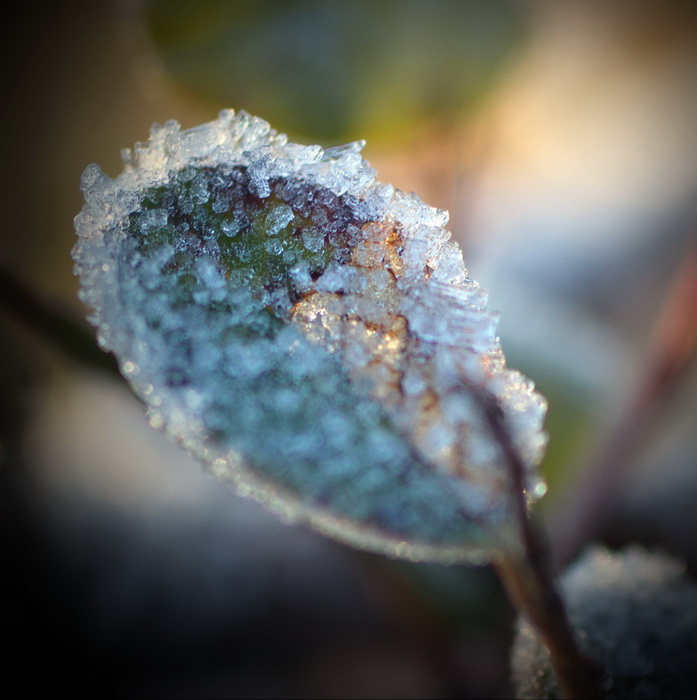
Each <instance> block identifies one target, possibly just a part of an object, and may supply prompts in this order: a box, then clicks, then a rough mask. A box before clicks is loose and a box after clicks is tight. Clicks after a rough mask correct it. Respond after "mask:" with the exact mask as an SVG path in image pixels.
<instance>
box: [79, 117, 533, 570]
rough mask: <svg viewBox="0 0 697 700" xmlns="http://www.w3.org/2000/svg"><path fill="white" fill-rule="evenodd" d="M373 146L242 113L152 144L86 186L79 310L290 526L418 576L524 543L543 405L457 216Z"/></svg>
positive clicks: (131, 371)
mask: <svg viewBox="0 0 697 700" xmlns="http://www.w3.org/2000/svg"><path fill="white" fill-rule="evenodd" d="M362 145H363V144H362V143H357V144H349V145H348V146H344V147H341V148H336V149H329V150H327V151H323V150H322V149H321V148H320V147H319V146H300V145H297V144H291V143H288V141H287V139H286V137H285V136H284V135H281V134H277V133H276V132H274V131H272V130H271V129H270V128H269V125H268V124H267V123H266V122H264V121H262V120H261V119H257V118H255V117H251V116H249V115H247V114H245V113H239V114H237V115H235V114H234V113H233V112H232V111H224V112H222V113H221V114H220V116H219V118H218V119H217V120H216V121H214V122H211V123H209V124H205V125H203V126H200V127H197V128H195V129H190V130H188V131H180V129H179V125H178V124H177V123H176V122H168V123H167V124H165V125H164V126H162V127H159V126H155V127H153V130H152V133H151V137H150V140H149V141H148V142H147V143H145V144H137V145H136V147H135V149H134V150H133V151H132V152H131V151H126V152H124V161H125V170H124V172H123V173H122V174H121V175H119V176H118V177H117V178H116V179H114V180H111V179H110V178H108V177H107V176H105V175H104V174H103V173H102V172H101V171H100V170H99V168H98V167H97V166H96V165H92V166H90V167H88V168H87V170H86V171H85V174H84V176H83V183H82V188H83V191H84V194H85V200H86V204H85V206H84V208H83V210H82V212H81V213H80V214H79V215H78V216H77V217H76V229H77V233H78V236H79V241H78V243H77V245H76V246H75V249H74V251H73V255H74V258H75V260H76V263H77V265H76V272H77V274H79V275H80V277H81V280H82V291H81V298H82V299H83V301H84V302H85V303H86V304H88V305H89V306H90V307H91V308H92V309H93V310H94V315H93V316H92V319H91V320H92V321H93V322H94V323H95V325H96V326H97V327H98V330H99V342H100V344H101V345H102V347H104V348H105V349H107V350H112V351H113V352H114V354H115V355H116V356H117V358H118V359H119V361H120V363H121V369H122V372H123V373H124V375H125V376H126V377H127V379H128V380H129V382H130V384H131V386H132V387H133V390H134V391H135V392H136V394H137V395H138V396H139V397H140V398H141V399H142V400H143V401H144V402H145V403H146V404H147V405H148V412H149V415H150V419H151V422H152V423H153V424H154V425H156V426H160V427H163V428H164V429H165V430H167V432H168V433H170V434H171V435H173V436H175V437H176V438H177V439H178V440H180V441H181V442H182V443H183V445H184V446H185V447H186V448H187V449H188V450H189V451H191V452H192V453H194V454H195V455H196V456H198V457H199V458H200V459H201V460H202V461H203V462H204V463H205V464H206V465H207V466H208V467H209V468H210V470H211V471H212V472H213V473H214V474H216V475H217V476H219V477H221V478H224V479H227V480H229V481H231V482H233V483H235V484H236V485H237V487H238V490H240V491H241V492H242V493H244V494H247V495H251V496H253V497H255V498H257V499H259V500H262V501H264V502H266V503H267V504H268V505H270V506H271V507H273V508H274V509H276V510H277V511H279V512H281V513H282V514H284V515H285V516H286V517H288V518H291V519H300V520H305V521H309V522H310V523H311V524H313V525H314V526H315V527H317V528H319V529H321V530H323V531H324V532H327V533H328V534H331V535H332V536H335V537H337V538H339V539H342V540H344V541H347V542H350V543H352V544H354V545H357V546H360V547H367V548H371V549H377V550H380V551H384V552H386V553H388V554H393V555H399V556H406V557H409V558H413V559H431V560H438V561H445V562H450V561H458V560H469V561H484V560H486V559H487V558H489V557H491V556H496V553H497V552H498V551H500V550H501V549H503V548H507V547H515V541H516V534H515V532H516V528H515V525H514V519H513V515H512V513H513V510H514V509H513V507H512V498H513V497H512V494H511V490H512V489H511V481H510V477H509V475H508V470H507V468H506V465H505V464H504V460H503V457H502V451H501V448H500V447H499V446H498V445H497V443H496V442H495V440H494V438H493V436H492V434H491V432H490V429H489V428H488V426H487V425H486V421H485V417H484V414H483V412H482V410H481V408H480V406H479V405H478V404H477V401H476V400H475V396H476V395H481V394H482V393H486V394H490V395H494V396H495V397H496V398H497V400H498V402H499V404H500V406H501V410H502V412H503V418H504V420H505V421H506V422H507V425H508V427H509V429H510V432H511V435H512V437H513V440H514V442H515V445H516V447H517V448H518V450H519V452H520V454H521V456H522V457H523V460H524V461H525V463H526V464H527V465H528V467H529V473H528V475H527V477H526V478H527V487H528V491H529V493H531V494H533V493H539V492H540V491H542V490H543V489H541V488H540V487H541V484H540V481H539V477H538V476H537V475H536V473H535V466H536V464H537V463H538V462H539V460H540V458H541V454H542V451H543V449H544V444H545V436H544V433H543V432H542V421H543V418H544V414H545V409H546V405H545V401H544V399H543V398H542V397H541V396H540V395H539V394H537V393H535V391H534V390H533V386H532V383H531V382H530V381H529V380H527V379H526V378H524V377H523V376H522V375H520V374H519V373H517V372H514V371H511V370H508V369H507V368H506V366H505V362H504V359H503V354H502V352H501V349H500V347H499V342H498V338H497V337H496V314H495V313H493V312H491V311H490V310H488V309H487V306H486V296H485V294H484V293H483V292H482V291H481V290H480V289H479V287H478V285H477V284H476V282H473V281H472V280H471V279H469V278H468V277H467V272H466V270H465V267H464V263H463V260H462V253H461V251H460V249H459V248H458V246H457V244H455V243H454V242H452V241H449V238H450V234H449V233H448V232H447V231H446V230H445V229H444V228H443V227H444V226H445V224H446V223H447V213H446V212H444V211H442V210H437V209H433V208H431V207H428V206H427V205H425V204H424V203H423V202H422V201H421V200H420V199H419V198H418V197H416V196H415V195H413V194H409V195H407V194H404V193H402V192H399V191H397V190H395V189H394V188H393V187H391V186H389V185H384V184H381V183H378V182H377V181H376V180H375V174H374V171H373V170H372V169H371V168H370V167H369V166H368V164H367V163H366V162H365V161H363V160H362V159H361V158H360V149H361V147H362Z"/></svg>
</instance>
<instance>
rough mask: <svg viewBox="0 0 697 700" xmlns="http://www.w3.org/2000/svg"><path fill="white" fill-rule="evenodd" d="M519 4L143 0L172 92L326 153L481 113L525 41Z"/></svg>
mask: <svg viewBox="0 0 697 700" xmlns="http://www.w3.org/2000/svg"><path fill="white" fill-rule="evenodd" d="M523 10H524V8H523V7H522V6H521V3H519V2H515V0H468V1H467V2H463V1H462V0H429V1H428V2H426V1H425V0H352V1H351V2H344V1H342V0H231V1H226V0H202V1H201V0H143V16H144V20H145V26H146V28H147V31H148V34H149V35H150V37H151V38H152V40H153V42H154V45H155V47H156V49H157V50H158V52H159V54H160V55H161V57H162V60H163V63H164V66H165V68H166V69H167V71H168V72H169V74H170V75H171V76H172V78H173V79H174V81H175V83H176V84H179V85H182V86H184V87H185V88H187V89H188V90H190V91H192V92H193V93H194V94H196V95H197V96H199V97H201V98H203V99H205V100H208V101H211V102H213V103H214V104H216V105H217V106H218V107H219V108H222V107H233V108H235V109H245V110H247V111H248V112H251V113H253V114H258V115H261V116H262V117H263V118H264V119H266V120H267V121H269V122H270V123H272V124H274V125H275V126H276V127H277V128H279V129H280V130H281V131H284V132H287V133H289V134H290V135H291V136H292V137H296V138H301V139H310V140H313V141H316V140H321V141H322V142H323V143H325V144H327V145H328V144H331V143H338V142H342V141H347V140H353V139H358V138H368V139H371V140H396V139H399V137H400V136H403V135H404V134H406V133H408V132H409V131H410V130H411V129H413V128H414V126H416V125H418V124H419V123H420V122H421V121H422V120H425V119H441V120H443V121H446V122H447V120H449V119H454V118H458V117H460V116H462V115H463V114H466V113H467V112H468V110H471V109H472V108H473V107H474V106H475V105H477V104H478V102H479V101H480V99H481V98H482V96H483V95H485V94H486V92H487V90H488V89H489V88H490V87H491V86H492V85H493V84H495V79H496V78H497V77H498V76H499V75H500V73H501V72H502V69H503V68H504V67H505V66H506V65H507V63H508V61H507V59H508V58H509V57H510V56H511V54H512V53H513V50H514V49H515V48H516V47H518V46H519V45H520V43H521V40H522V38H523V36H524V34H525V31H524V29H525V22H524V19H525V15H524V13H523Z"/></svg>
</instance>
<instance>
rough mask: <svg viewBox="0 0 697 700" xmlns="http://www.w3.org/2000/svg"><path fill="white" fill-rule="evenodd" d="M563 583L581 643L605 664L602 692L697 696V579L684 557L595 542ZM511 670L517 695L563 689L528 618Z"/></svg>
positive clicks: (620, 697)
mask: <svg viewBox="0 0 697 700" xmlns="http://www.w3.org/2000/svg"><path fill="white" fill-rule="evenodd" d="M561 586H562V590H563V592H564V597H565V599H566V602H567V605H568V608H569V615H570V617H571V622H572V624H573V626H574V628H575V631H576V633H577V636H578V639H579V642H580V645H581V647H582V648H583V649H584V651H585V652H586V653H587V654H588V655H589V656H590V657H591V658H593V659H595V660H596V661H597V662H598V663H600V664H601V665H602V667H603V668H604V669H605V678H604V682H603V688H602V690H603V697H604V698H607V699H608V700H612V699H613V698H617V700H625V699H630V700H631V699H634V698H636V699H637V700H639V699H644V698H693V697H695V696H697V676H696V675H695V672H694V667H695V658H696V656H695V640H696V639H697V583H695V581H694V580H692V579H690V578H689V577H688V576H687V575H686V574H685V567H684V566H683V565H682V564H681V563H680V562H679V561H678V560H676V559H673V558H672V557H669V556H667V555H665V554H660V553H656V552H647V551H645V550H643V549H641V548H639V547H637V546H634V547H630V548H628V549H626V550H624V551H621V552H617V553H611V552H609V551H608V550H606V549H603V548H602V547H595V548H594V549H591V550H590V551H588V552H587V553H586V554H585V555H583V556H582V557H581V559H579V561H578V562H576V563H575V564H574V565H573V566H571V567H570V568H569V570H568V571H567V572H566V573H565V574H564V575H563V576H562V579H561ZM512 671H513V682H514V685H515V689H516V697H518V698H558V697H559V690H558V688H557V684H556V680H555V676H554V673H553V671H552V667H551V664H550V662H549V653H548V652H547V650H546V649H545V648H544V647H543V646H542V645H541V644H540V643H539V641H538V640H537V638H536V637H535V635H534V634H533V632H532V630H531V628H530V626H529V625H528V624H527V623H526V622H524V621H522V620H521V622H520V623H519V627H518V635H517V638H516V641H515V644H514V647H513V655H512Z"/></svg>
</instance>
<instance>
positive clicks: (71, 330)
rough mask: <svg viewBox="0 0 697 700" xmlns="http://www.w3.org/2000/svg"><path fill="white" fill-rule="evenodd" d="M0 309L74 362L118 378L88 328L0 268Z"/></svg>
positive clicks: (111, 360) (110, 358)
mask: <svg viewBox="0 0 697 700" xmlns="http://www.w3.org/2000/svg"><path fill="white" fill-rule="evenodd" d="M0 308H2V309H4V310H5V311H6V312H7V313H9V314H10V315H12V316H13V317H14V318H16V319H17V320H18V321H20V322H21V323H23V324H24V325H25V326H27V328H29V329H31V330H32V331H34V332H35V333H37V334H38V335H40V336H41V337H42V338H44V339H45V340H47V341H48V342H50V343H51V345H53V346H54V347H56V348H58V349H59V350H60V351H61V352H63V353H64V354H65V355H67V356H68V357H70V358H72V359H73V360H75V361H76V362H78V363H80V364H82V365H85V366H88V367H91V368H92V369H96V370H99V371H102V372H108V373H110V374H116V375H117V376H119V377H120V376H121V375H120V374H119V369H118V366H117V364H116V360H115V359H114V356H113V355H111V354H109V353H105V352H103V351H102V350H100V349H99V347H98V346H97V343H96V341H95V338H94V333H93V331H92V330H91V329H90V328H89V327H88V326H87V325H85V324H84V323H83V322H82V321H80V320H77V319H75V318H73V317H72V316H71V315H70V314H69V313H67V312H66V311H64V310H61V309H60V308H58V306H57V305H55V304H51V303H50V302H48V301H47V300H45V299H42V298H41V297H40V296H39V295H38V294H37V293H35V292H34V291H33V290H31V289H30V288H29V287H28V286H27V285H26V284H24V283H23V282H22V281H20V280H19V279H18V278H17V277H16V276H15V275H14V274H12V273H11V272H10V271H9V270H7V269H6V268H5V267H4V266H2V265H0Z"/></svg>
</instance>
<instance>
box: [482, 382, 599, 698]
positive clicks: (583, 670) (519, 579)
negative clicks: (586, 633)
mask: <svg viewBox="0 0 697 700" xmlns="http://www.w3.org/2000/svg"><path fill="white" fill-rule="evenodd" d="M474 393H475V396H476V397H477V399H478V401H479V404H480V406H481V407H482V409H483V411H484V414H485V416H486V420H487V424H488V426H489V429H490V430H491V432H492V434H493V436H494V438H495V440H496V442H497V443H498V444H499V446H500V447H501V448H502V449H503V452H504V457H505V460H506V463H507V466H508V472H509V474H510V476H511V488H512V490H513V496H514V498H515V507H516V514H517V521H518V526H519V529H520V535H521V541H522V550H521V551H520V552H511V553H505V552H504V556H503V558H502V559H501V560H500V561H498V562H494V568H495V569H496V572H497V573H498V575H499V578H500V579H501V582H502V584H503V586H504V588H505V589H506V592H507V594H508V596H509V598H510V599H511V602H512V603H513V604H514V606H515V607H516V608H517V609H518V611H519V612H520V613H521V615H523V616H524V617H525V618H526V619H527V621H528V622H529V624H530V625H531V627H532V629H533V631H534V633H535V635H536V636H537V637H538V638H539V639H540V641H541V642H542V643H543V644H544V646H545V647H546V648H547V650H548V651H549V655H550V662H551V664H552V668H553V669H554V673H555V675H556V677H557V685H558V688H559V692H560V693H561V696H562V697H564V698H570V699H571V698H587V699H590V698H600V697H601V696H602V693H601V681H602V676H603V671H602V669H601V668H600V667H599V666H598V664H596V663H595V661H593V660H591V659H589V658H588V657H587V656H586V655H585V654H584V653H583V652H582V651H581V649H580V647H579V646H578V642H577V640H576V637H575V635H574V633H573V629H572V627H571V622H570V620H569V617H568V615H567V611H566V605H565V603H564V600H563V598H562V596H561V594H560V593H559V590H558V588H557V585H556V582H555V580H554V577H553V576H552V572H551V567H550V561H549V556H548V552H547V549H546V546H545V540H544V536H543V533H542V531H541V530H540V529H539V528H538V527H536V526H535V524H534V523H533V521H532V520H531V519H530V515H529V513H528V505H527V495H526V492H525V471H526V470H525V465H524V464H523V461H522V459H521V457H520V454H519V452H518V450H517V449H516V447H515V445H514V444H513V441H512V439H511V435H510V432H509V430H508V428H507V426H506V423H505V420H504V416H503V413H502V411H501V409H500V407H499V406H498V404H497V402H496V400H495V399H494V397H486V396H479V395H477V393H476V392H474Z"/></svg>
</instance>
